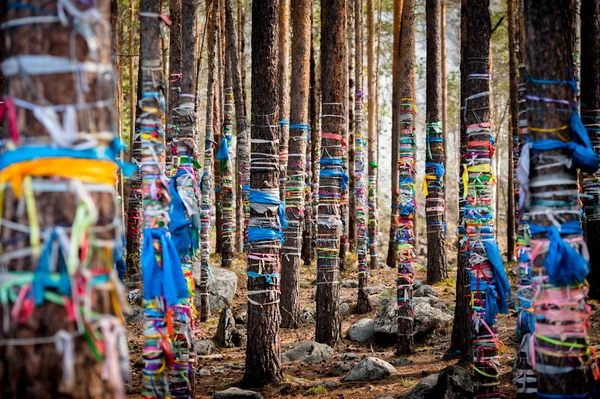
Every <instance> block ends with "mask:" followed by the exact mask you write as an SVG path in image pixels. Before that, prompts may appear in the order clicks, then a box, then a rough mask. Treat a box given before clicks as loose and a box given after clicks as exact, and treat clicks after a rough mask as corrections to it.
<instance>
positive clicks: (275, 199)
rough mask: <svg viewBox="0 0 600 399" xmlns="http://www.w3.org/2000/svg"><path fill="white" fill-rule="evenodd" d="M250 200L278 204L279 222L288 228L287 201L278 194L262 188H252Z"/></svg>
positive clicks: (258, 202)
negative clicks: (269, 192)
mask: <svg viewBox="0 0 600 399" xmlns="http://www.w3.org/2000/svg"><path fill="white" fill-rule="evenodd" d="M248 202H250V203H251V204H252V203H255V204H266V205H278V208H277V217H278V218H279V223H280V224H281V227H283V228H284V229H287V228H288V223H287V219H286V218H285V203H284V202H283V201H281V200H280V199H279V196H278V195H273V194H268V193H265V192H263V191H260V190H250V194H248Z"/></svg>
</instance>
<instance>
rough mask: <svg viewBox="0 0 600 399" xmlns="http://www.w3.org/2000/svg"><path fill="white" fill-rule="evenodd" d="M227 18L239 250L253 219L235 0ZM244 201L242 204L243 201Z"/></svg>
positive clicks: (227, 6) (230, 2)
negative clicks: (233, 117)
mask: <svg viewBox="0 0 600 399" xmlns="http://www.w3.org/2000/svg"><path fill="white" fill-rule="evenodd" d="M225 18H226V24H227V26H229V27H230V28H229V29H227V31H226V33H227V36H226V39H227V52H228V54H229V62H230V63H231V73H232V76H231V77H232V81H233V96H234V99H235V121H236V163H237V176H238V177H237V179H238V180H237V195H238V206H237V223H236V225H237V232H238V238H237V239H236V241H237V252H242V251H243V250H244V242H245V238H244V237H245V236H246V233H247V231H246V230H247V226H246V224H247V222H248V221H249V219H250V207H249V206H248V193H249V187H250V148H249V147H248V145H249V143H248V127H247V125H246V109H245V107H244V86H243V83H244V82H243V80H242V74H241V65H240V58H239V54H240V53H239V51H238V48H237V44H238V40H237V37H236V31H235V29H232V28H231V27H232V26H233V24H234V19H233V0H225ZM240 203H241V205H240Z"/></svg>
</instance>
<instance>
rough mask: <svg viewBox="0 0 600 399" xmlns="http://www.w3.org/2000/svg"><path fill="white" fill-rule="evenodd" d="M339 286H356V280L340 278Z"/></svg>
mask: <svg viewBox="0 0 600 399" xmlns="http://www.w3.org/2000/svg"><path fill="white" fill-rule="evenodd" d="M340 286H341V287H342V288H358V281H357V280H342V281H341V282H340Z"/></svg>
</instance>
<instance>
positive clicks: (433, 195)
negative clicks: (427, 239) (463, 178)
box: [423, 122, 446, 234]
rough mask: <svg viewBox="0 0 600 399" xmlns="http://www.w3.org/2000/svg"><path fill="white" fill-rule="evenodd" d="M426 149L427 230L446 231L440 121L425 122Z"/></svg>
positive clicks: (429, 232) (424, 189) (424, 185)
mask: <svg viewBox="0 0 600 399" xmlns="http://www.w3.org/2000/svg"><path fill="white" fill-rule="evenodd" d="M426 143H427V151H426V154H425V160H426V162H425V177H424V179H423V193H424V194H425V196H426V199H425V215H426V217H427V232H428V234H431V233H433V232H444V233H445V232H446V223H445V222H444V215H445V212H446V202H445V200H444V195H443V192H444V164H443V163H440V162H439V158H440V155H442V157H443V154H444V137H443V131H442V122H430V123H428V124H427V134H426Z"/></svg>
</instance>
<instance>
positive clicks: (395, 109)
mask: <svg viewBox="0 0 600 399" xmlns="http://www.w3.org/2000/svg"><path fill="white" fill-rule="evenodd" d="M401 26H402V0H401V1H395V2H394V25H393V28H394V31H393V34H394V38H393V52H394V53H393V57H392V211H391V214H390V236H389V243H388V252H387V258H386V264H387V265H388V267H396V265H397V262H398V248H397V246H396V230H398V225H397V221H398V209H399V206H398V200H399V196H400V191H399V189H398V182H399V180H398V159H399V158H398V157H399V155H398V154H399V150H398V142H399V140H400V119H399V117H400V103H401V101H400V90H399V89H400V80H399V79H398V78H399V76H398V75H397V72H396V71H397V69H398V59H399V58H400V29H401Z"/></svg>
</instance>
